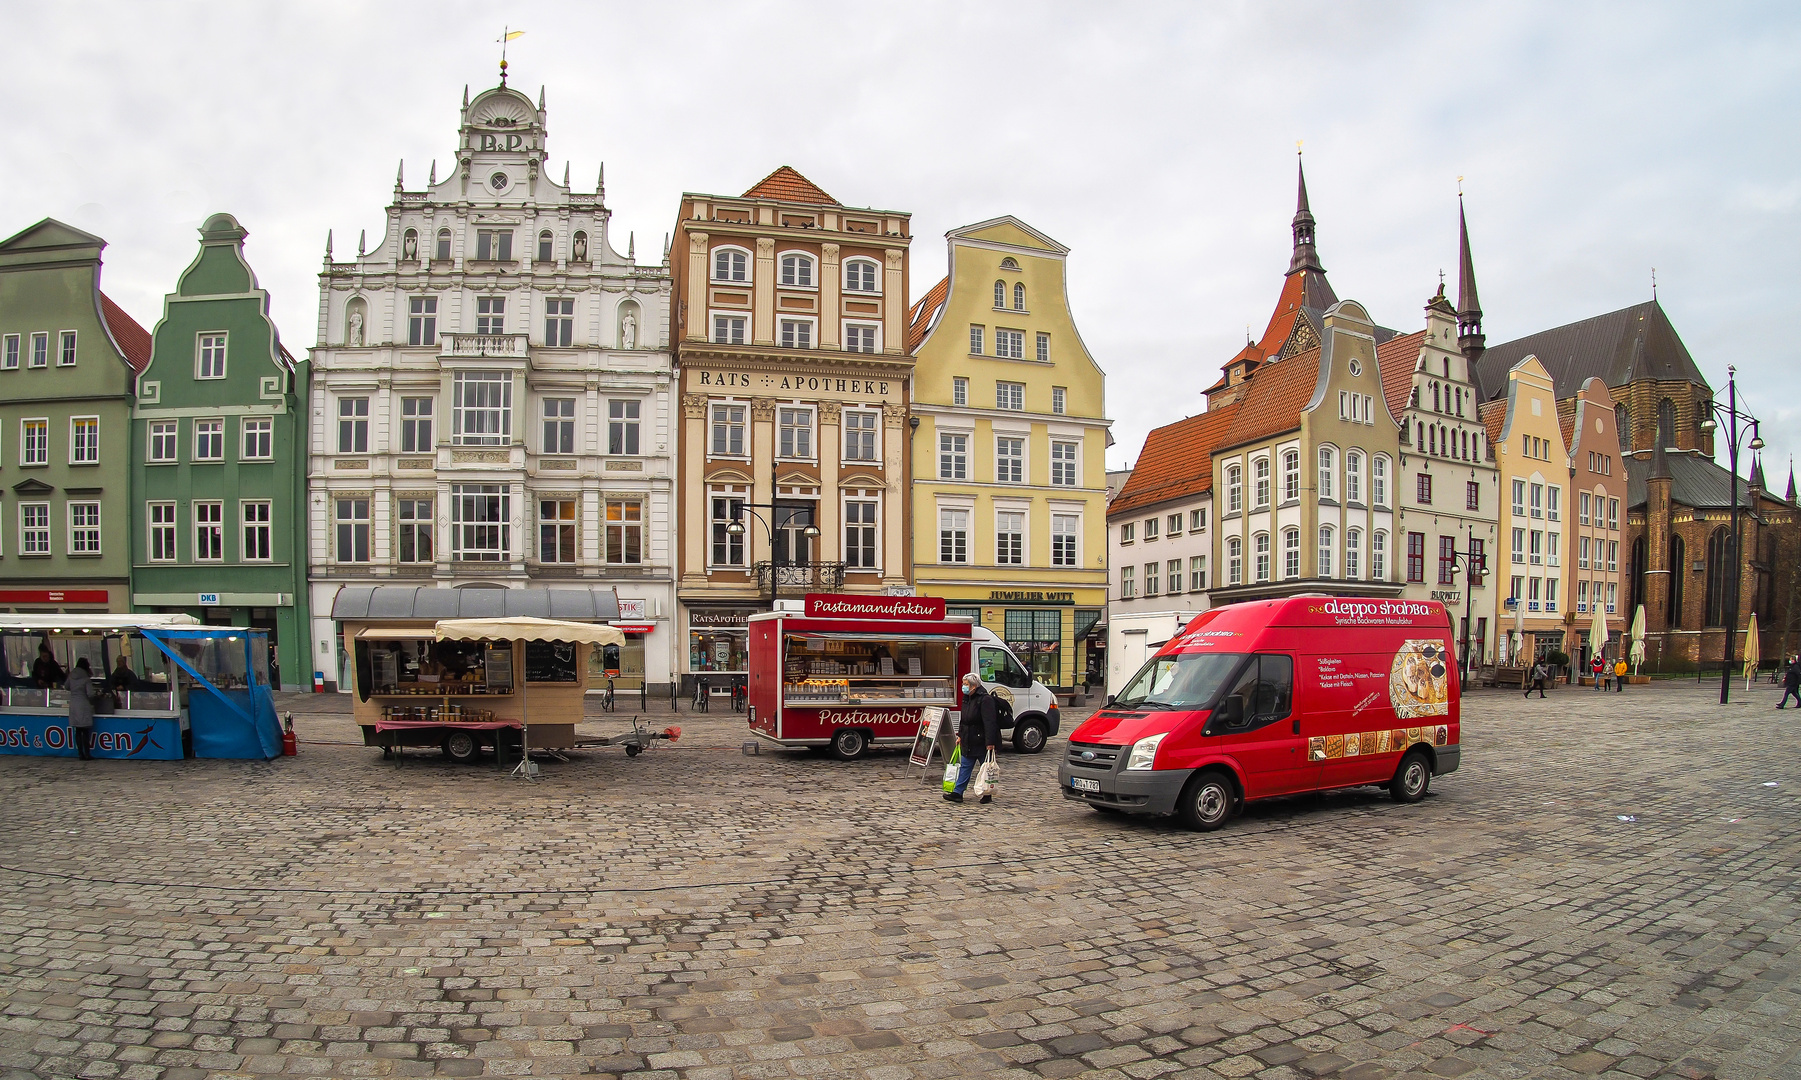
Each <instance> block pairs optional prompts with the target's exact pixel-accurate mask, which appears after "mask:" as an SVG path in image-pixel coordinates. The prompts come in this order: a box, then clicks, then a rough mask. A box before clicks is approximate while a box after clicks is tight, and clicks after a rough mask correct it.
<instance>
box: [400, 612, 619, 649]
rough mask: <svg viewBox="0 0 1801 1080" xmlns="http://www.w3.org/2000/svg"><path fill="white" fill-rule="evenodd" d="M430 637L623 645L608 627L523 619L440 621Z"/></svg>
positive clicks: (552, 620) (461, 639)
mask: <svg viewBox="0 0 1801 1080" xmlns="http://www.w3.org/2000/svg"><path fill="white" fill-rule="evenodd" d="M433 636H434V637H436V638H437V639H438V640H439V641H573V642H580V643H583V644H587V645H624V644H625V635H624V634H622V633H620V632H619V631H618V630H617V629H615V628H613V627H611V626H596V625H594V624H593V623H577V622H562V621H560V620H557V619H532V618H523V617H521V618H515V619H440V620H438V625H437V629H436V630H435V631H434V632H433Z"/></svg>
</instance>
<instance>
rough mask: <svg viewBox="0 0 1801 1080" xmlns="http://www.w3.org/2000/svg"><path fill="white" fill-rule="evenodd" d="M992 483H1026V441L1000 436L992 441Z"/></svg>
mask: <svg viewBox="0 0 1801 1080" xmlns="http://www.w3.org/2000/svg"><path fill="white" fill-rule="evenodd" d="M994 482H995V483H997V484H1023V483H1025V482H1026V441H1025V440H1024V439H1014V438H1008V437H1007V436H1001V437H999V438H997V439H995V440H994Z"/></svg>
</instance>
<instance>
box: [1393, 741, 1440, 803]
mask: <svg viewBox="0 0 1801 1080" xmlns="http://www.w3.org/2000/svg"><path fill="white" fill-rule="evenodd" d="M1431 786H1432V766H1431V765H1430V764H1429V763H1428V762H1427V761H1426V755H1424V754H1422V753H1420V752H1419V751H1418V750H1415V751H1413V752H1412V753H1410V754H1408V755H1407V756H1406V757H1404V758H1402V759H1401V767H1400V768H1399V769H1396V770H1395V778H1394V779H1393V780H1390V781H1389V782H1388V793H1389V794H1390V795H1393V796H1394V799H1395V801H1396V802H1404V803H1416V802H1419V801H1420V800H1421V799H1423V798H1425V797H1426V791H1427V790H1428V789H1429V788H1431Z"/></svg>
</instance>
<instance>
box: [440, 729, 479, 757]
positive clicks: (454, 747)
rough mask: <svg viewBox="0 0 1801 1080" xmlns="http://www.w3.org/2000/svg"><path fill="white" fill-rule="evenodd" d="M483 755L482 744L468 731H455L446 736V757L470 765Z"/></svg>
mask: <svg viewBox="0 0 1801 1080" xmlns="http://www.w3.org/2000/svg"><path fill="white" fill-rule="evenodd" d="M480 754H481V744H479V743H477V742H476V741H475V736H474V735H471V734H470V733H469V732H467V731H453V732H451V733H450V734H448V735H446V736H444V756H445V757H447V758H449V759H450V760H452V761H456V762H461V763H463V764H468V763H469V762H471V761H474V760H475V759H476V758H477V757H478V756H479V755H480Z"/></svg>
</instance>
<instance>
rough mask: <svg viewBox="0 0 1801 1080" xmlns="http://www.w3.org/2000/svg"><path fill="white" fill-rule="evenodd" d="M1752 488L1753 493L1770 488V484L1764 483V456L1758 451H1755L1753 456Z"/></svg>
mask: <svg viewBox="0 0 1801 1080" xmlns="http://www.w3.org/2000/svg"><path fill="white" fill-rule="evenodd" d="M1750 487H1751V489H1752V490H1753V491H1764V490H1767V489H1768V487H1769V485H1768V484H1766V483H1764V478H1763V455H1762V454H1760V453H1757V452H1756V451H1753V452H1752V454H1751V481H1750Z"/></svg>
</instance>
